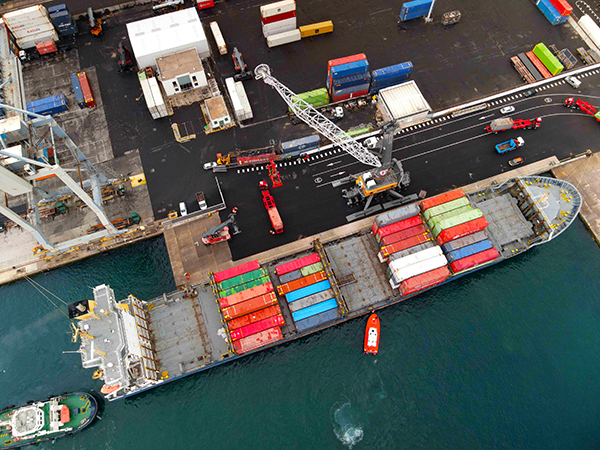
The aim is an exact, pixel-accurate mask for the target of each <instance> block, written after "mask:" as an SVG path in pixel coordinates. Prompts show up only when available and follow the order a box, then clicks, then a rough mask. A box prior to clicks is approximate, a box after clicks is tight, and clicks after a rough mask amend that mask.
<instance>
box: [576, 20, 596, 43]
mask: <svg viewBox="0 0 600 450" xmlns="http://www.w3.org/2000/svg"><path fill="white" fill-rule="evenodd" d="M578 23H579V26H580V27H581V28H583V31H585V34H587V35H588V37H589V38H590V39H591V40H592V41H593V42H594V44H596V47H600V27H598V25H597V24H596V22H594V20H593V19H592V18H591V17H590V16H588V15H587V14H586V15H584V16H583V17H582V18H581V19H579V22H578Z"/></svg>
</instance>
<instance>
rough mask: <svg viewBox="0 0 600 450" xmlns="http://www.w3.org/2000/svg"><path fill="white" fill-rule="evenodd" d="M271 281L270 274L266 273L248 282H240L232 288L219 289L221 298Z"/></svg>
mask: <svg viewBox="0 0 600 450" xmlns="http://www.w3.org/2000/svg"><path fill="white" fill-rule="evenodd" d="M269 281H270V280H269V276H268V275H265V276H264V277H260V278H257V279H256V280H252V281H249V282H247V283H244V284H239V285H237V286H234V287H232V288H229V289H225V290H222V291H219V298H223V297H228V296H230V295H232V294H236V293H238V292H242V291H245V290H246V289H250V288H253V287H256V286H260V285H261V284H265V283H268V282H269Z"/></svg>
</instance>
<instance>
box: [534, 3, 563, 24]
mask: <svg viewBox="0 0 600 450" xmlns="http://www.w3.org/2000/svg"><path fill="white" fill-rule="evenodd" d="M537 7H538V8H539V10H540V11H542V13H543V14H544V16H546V19H548V22H550V23H551V24H552V25H558V24H560V23H561V20H562V19H563V17H562V16H561V15H560V13H559V12H558V11H557V10H556V8H555V7H554V6H553V5H552V3H550V2H549V1H548V0H538V2H537Z"/></svg>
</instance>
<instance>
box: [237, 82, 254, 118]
mask: <svg viewBox="0 0 600 450" xmlns="http://www.w3.org/2000/svg"><path fill="white" fill-rule="evenodd" d="M235 90H236V91H237V94H238V97H239V98H240V101H241V102H242V107H243V108H244V118H243V119H240V120H248V119H252V118H253V117H254V114H253V113H252V107H251V106H250V101H249V100H248V95H246V89H245V88H244V83H242V82H241V81H236V82H235Z"/></svg>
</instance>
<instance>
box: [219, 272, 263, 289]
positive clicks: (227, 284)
mask: <svg viewBox="0 0 600 450" xmlns="http://www.w3.org/2000/svg"><path fill="white" fill-rule="evenodd" d="M266 274H267V271H266V270H265V269H256V270H253V271H252V272H248V273H243V274H241V275H238V276H237V277H233V278H229V279H227V280H223V281H221V282H220V283H218V284H217V286H219V290H220V291H224V290H225V289H229V288H232V287H234V286H238V285H240V284H244V283H248V282H249V281H252V280H256V279H257V278H260V277H264V276H265V275H266Z"/></svg>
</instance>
